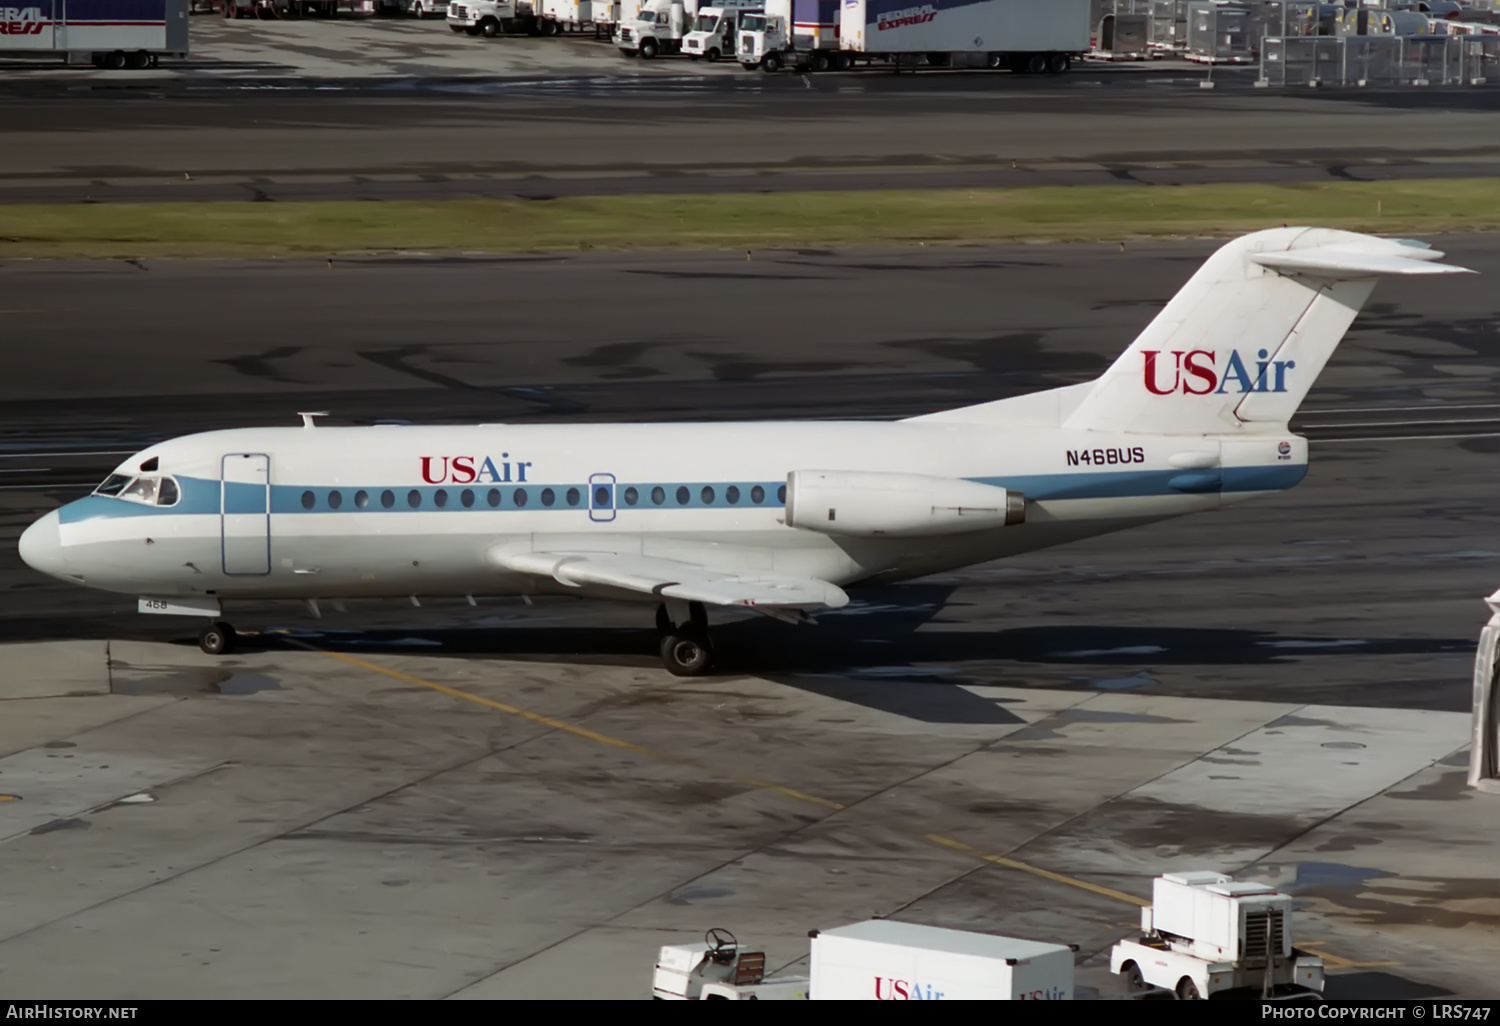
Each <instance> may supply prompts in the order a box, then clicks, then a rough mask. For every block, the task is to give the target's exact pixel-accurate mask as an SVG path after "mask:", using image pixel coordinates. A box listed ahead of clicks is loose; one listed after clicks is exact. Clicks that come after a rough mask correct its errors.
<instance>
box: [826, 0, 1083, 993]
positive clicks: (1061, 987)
mask: <svg viewBox="0 0 1500 1026" xmlns="http://www.w3.org/2000/svg"><path fill="white" fill-rule="evenodd" d="M1086 7H1087V4H1085V8H1086ZM811 936H812V959H811V973H810V975H811V983H810V988H809V991H808V997H809V998H810V999H812V1000H815V1001H830V1000H832V1001H839V1000H846V1001H847V1000H861V1001H869V1000H882V1001H938V1000H943V1001H956V1000H984V999H988V1000H996V999H999V1000H1038V999H1050V1000H1060V999H1061V1000H1070V999H1071V998H1072V997H1073V949H1072V948H1071V947H1068V946H1064V945H1062V944H1047V943H1043V942H1041V941H1032V940H1018V939H1016V938H1014V937H996V936H994V935H993V934H988V933H969V932H967V931H963V930H945V929H941V928H939V927H935V926H919V925H917V924H915V923H898V922H894V921H892V920H889V919H871V920H868V921H866V922H863V923H855V924H854V925H852V926H841V927H838V928H837V929H833V930H822V931H818V932H815V933H813V934H812V935H811Z"/></svg>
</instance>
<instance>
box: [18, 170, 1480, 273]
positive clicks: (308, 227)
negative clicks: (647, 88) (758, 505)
mask: <svg viewBox="0 0 1500 1026" xmlns="http://www.w3.org/2000/svg"><path fill="white" fill-rule="evenodd" d="M1281 224H1294V225H1296V224H1301V225H1317V226H1320V227H1333V228H1347V229H1350V230H1354V231H1364V232H1375V233H1380V234H1403V233H1405V234H1434V233H1440V232H1456V231H1490V230H1494V229H1496V228H1500V180H1497V179H1438V180H1411V181H1394V182H1326V183H1319V184H1297V185H1255V184H1250V185H1238V184H1235V185H1186V186H1140V185H1120V186H1085V187H1043V188H1023V189H934V190H892V191H880V192H807V193H782V194H766V193H750V194H746V193H728V194H715V195H681V196H578V197H565V198H561V199H555V200H545V201H534V200H530V201H529V200H497V199H484V200H435V201H406V200H400V201H390V202H357V201H330V202H312V203H275V202H272V203H250V202H246V203H218V202H216V203H86V204H85V203H74V204H55V205H12V206H0V257H10V258H15V257H126V258H129V257H148V256H182V257H193V256H217V257H269V256H310V255H319V256H321V255H324V254H329V255H332V254H345V253H378V252H391V251H406V252H411V251H418V252H466V251H480V252H487V253H520V252H538V251H558V250H575V251H576V250H580V249H612V250H624V249H648V248H649V249H663V248H687V249H736V250H737V249H769V248H785V247H807V246H883V245H904V244H916V243H929V244H943V243H950V244H951V243H977V242H1004V241H1031V240H1035V241H1057V242H1072V241H1097V240H1107V241H1115V240H1125V239H1131V238H1147V237H1161V236H1223V235H1237V234H1241V233H1243V232H1248V231H1254V230H1256V229H1260V228H1267V227H1274V226H1278V225H1281Z"/></svg>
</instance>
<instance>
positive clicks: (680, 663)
mask: <svg viewBox="0 0 1500 1026" xmlns="http://www.w3.org/2000/svg"><path fill="white" fill-rule="evenodd" d="M658 651H660V653H661V661H662V664H663V665H665V666H666V668H667V671H668V672H669V673H671V674H672V675H673V676H674V677H701V676H702V675H703V674H705V673H707V672H708V668H709V666H710V665H711V664H712V663H713V649H712V648H711V647H710V646H709V643H708V638H707V637H704V636H701V635H699V634H698V633H697V632H696V631H693V630H692V629H691V628H688V629H679V630H674V631H673V632H672V633H670V634H664V635H662V639H661V646H660V648H659V650H658Z"/></svg>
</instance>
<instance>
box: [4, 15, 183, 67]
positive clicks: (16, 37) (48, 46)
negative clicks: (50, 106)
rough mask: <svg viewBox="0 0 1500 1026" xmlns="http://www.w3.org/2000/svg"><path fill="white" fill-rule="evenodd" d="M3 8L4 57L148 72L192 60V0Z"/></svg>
mask: <svg viewBox="0 0 1500 1026" xmlns="http://www.w3.org/2000/svg"><path fill="white" fill-rule="evenodd" d="M25 2H27V6H25V7H4V8H0V53H14V54H27V55H31V54H38V55H40V54H46V53H51V54H55V55H57V56H60V57H61V58H62V59H63V60H64V61H66V62H68V63H82V62H83V61H85V60H87V61H89V62H90V63H92V64H93V65H94V66H95V67H98V68H109V69H117V68H136V69H139V68H149V67H153V66H154V65H155V64H156V62H157V59H158V58H160V57H186V56H187V55H188V3H189V0H25Z"/></svg>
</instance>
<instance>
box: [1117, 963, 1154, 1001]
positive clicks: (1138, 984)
mask: <svg viewBox="0 0 1500 1026" xmlns="http://www.w3.org/2000/svg"><path fill="white" fill-rule="evenodd" d="M1120 983H1121V984H1122V985H1123V986H1124V988H1125V996H1126V997H1135V996H1136V995H1139V994H1144V993H1145V992H1146V991H1147V990H1148V989H1149V988H1148V987H1147V986H1146V978H1145V977H1144V976H1142V975H1141V967H1140V966H1138V965H1136V964H1135V963H1134V962H1126V963H1125V964H1124V965H1122V966H1121V967H1120Z"/></svg>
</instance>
